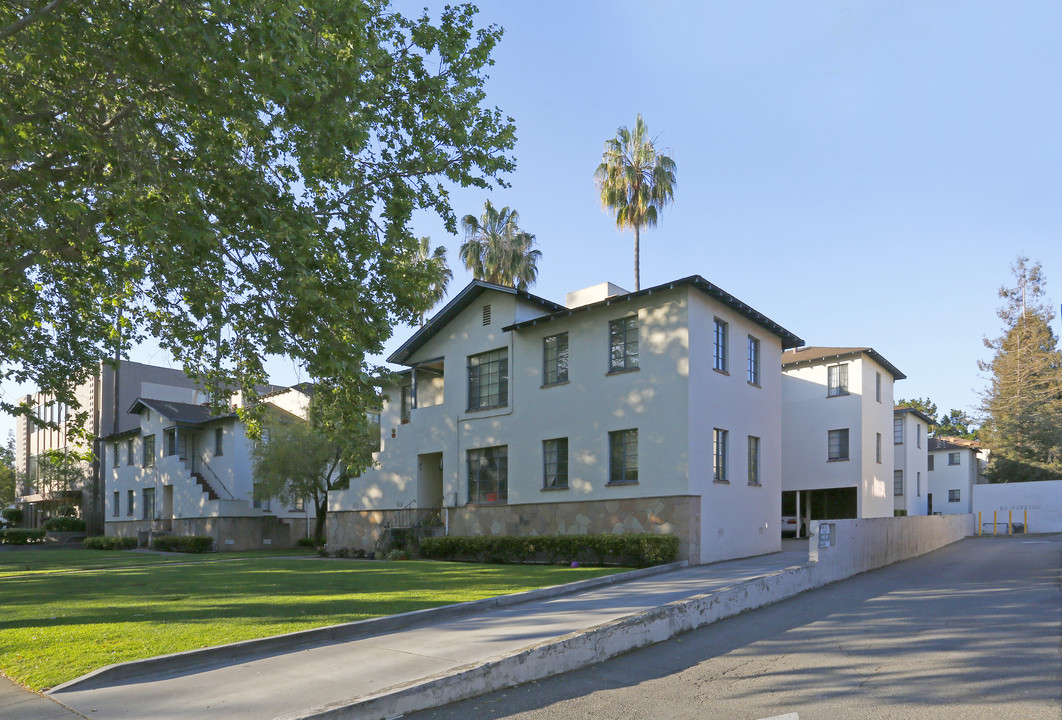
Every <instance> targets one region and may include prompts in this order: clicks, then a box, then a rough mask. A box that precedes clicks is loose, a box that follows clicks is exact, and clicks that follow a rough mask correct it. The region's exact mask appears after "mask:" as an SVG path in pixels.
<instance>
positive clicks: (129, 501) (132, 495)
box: [125, 490, 136, 517]
mask: <svg viewBox="0 0 1062 720" xmlns="http://www.w3.org/2000/svg"><path fill="white" fill-rule="evenodd" d="M135 499H136V491H135V490H126V495H125V503H126V505H125V514H126V515H128V516H129V517H132V516H133V503H134V501H135Z"/></svg>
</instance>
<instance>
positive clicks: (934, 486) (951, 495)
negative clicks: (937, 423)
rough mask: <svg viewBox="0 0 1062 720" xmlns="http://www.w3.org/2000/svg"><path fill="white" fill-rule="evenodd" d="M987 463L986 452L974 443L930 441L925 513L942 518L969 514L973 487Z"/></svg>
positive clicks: (978, 481) (981, 477)
mask: <svg viewBox="0 0 1062 720" xmlns="http://www.w3.org/2000/svg"><path fill="white" fill-rule="evenodd" d="M987 461H988V450H986V449H984V448H982V447H981V444H980V443H978V442H977V441H975V440H966V439H964V438H953V437H942V438H931V442H930V443H929V472H928V475H929V498H928V502H929V508H928V511H929V512H930V513H942V514H944V515H954V514H962V513H968V512H971V511H972V507H973V505H972V502H973V486H974V485H976V484H978V483H982V482H984V478H983V472H984V464H985V463H986V462H987Z"/></svg>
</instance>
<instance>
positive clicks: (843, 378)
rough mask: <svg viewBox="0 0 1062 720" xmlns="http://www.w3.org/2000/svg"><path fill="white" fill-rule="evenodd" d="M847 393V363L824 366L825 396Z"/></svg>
mask: <svg viewBox="0 0 1062 720" xmlns="http://www.w3.org/2000/svg"><path fill="white" fill-rule="evenodd" d="M847 394H848V363H841V364H840V365H830V366H829V367H827V368H826V397H835V396H837V395H847Z"/></svg>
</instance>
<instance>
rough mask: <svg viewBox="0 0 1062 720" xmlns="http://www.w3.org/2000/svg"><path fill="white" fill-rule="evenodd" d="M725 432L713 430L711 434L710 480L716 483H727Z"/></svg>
mask: <svg viewBox="0 0 1062 720" xmlns="http://www.w3.org/2000/svg"><path fill="white" fill-rule="evenodd" d="M728 435H729V433H728V432H727V431H726V430H720V429H719V428H715V430H714V431H713V432H712V479H713V480H715V481H716V482H729V481H730V476H729V475H728V474H727V452H726V445H727V437H728Z"/></svg>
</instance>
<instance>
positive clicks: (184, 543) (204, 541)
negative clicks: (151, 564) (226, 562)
mask: <svg viewBox="0 0 1062 720" xmlns="http://www.w3.org/2000/svg"><path fill="white" fill-rule="evenodd" d="M213 548H214V538H212V537H209V536H206V535H161V536H159V537H157V538H155V539H154V540H152V541H151V549H152V550H161V551H163V552H183V553H203V552H209V551H210V550H212V549H213Z"/></svg>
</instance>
